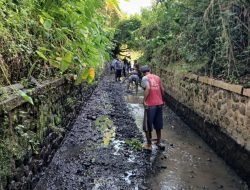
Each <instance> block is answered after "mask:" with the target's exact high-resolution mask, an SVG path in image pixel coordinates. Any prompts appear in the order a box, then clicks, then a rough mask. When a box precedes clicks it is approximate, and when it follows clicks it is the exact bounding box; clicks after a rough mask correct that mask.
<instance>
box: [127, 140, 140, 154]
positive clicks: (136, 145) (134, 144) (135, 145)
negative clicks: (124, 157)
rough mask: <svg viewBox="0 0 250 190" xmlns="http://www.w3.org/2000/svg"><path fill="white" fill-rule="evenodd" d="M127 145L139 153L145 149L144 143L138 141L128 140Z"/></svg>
mask: <svg viewBox="0 0 250 190" xmlns="http://www.w3.org/2000/svg"><path fill="white" fill-rule="evenodd" d="M125 144H127V145H129V146H130V147H131V148H132V149H134V150H137V151H141V150H142V149H143V147H142V143H141V142H140V141H139V140H138V139H126V140H125Z"/></svg>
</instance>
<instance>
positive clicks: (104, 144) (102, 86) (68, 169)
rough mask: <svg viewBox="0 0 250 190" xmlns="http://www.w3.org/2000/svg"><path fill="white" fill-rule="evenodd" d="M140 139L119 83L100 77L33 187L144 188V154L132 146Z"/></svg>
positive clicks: (49, 189) (72, 189) (56, 189)
mask: <svg viewBox="0 0 250 190" xmlns="http://www.w3.org/2000/svg"><path fill="white" fill-rule="evenodd" d="M134 138H135V139H137V140H134V141H132V140H131V139H134ZM142 139H143V137H142V134H141V133H140V131H139V130H138V128H137V126H136V124H135V121H134V119H133V117H132V116H131V114H130V113H129V110H128V108H127V105H126V103H125V101H124V98H123V88H122V85H121V84H120V83H115V82H113V78H111V77H104V78H103V80H102V81H101V82H100V83H99V85H98V87H97V89H96V90H95V92H94V93H93V95H92V97H91V99H90V100H89V101H88V103H87V105H86V106H85V107H84V108H83V110H82V111H81V114H80V115H79V117H78V118H77V120H76V122H75V124H74V126H73V128H72V130H71V131H70V132H69V134H68V135H67V136H66V137H65V139H64V142H63V143H62V146H61V147H60V149H59V150H58V151H57V152H56V154H55V156H54V158H53V160H52V162H51V163H50V165H49V167H48V169H47V170H46V171H45V172H44V174H43V176H42V177H41V178H40V180H39V182H38V184H37V185H36V188H35V189H36V190H59V189H65V190H66V189H69V190H79V189H92V190H95V189H100V190H101V189H114V190H115V189H131V190H132V189H141V188H144V186H143V180H144V178H145V174H146V170H147V169H148V168H149V167H150V165H149V164H148V162H147V161H146V160H147V159H148V155H147V153H145V152H143V151H137V150H135V149H136V148H139V142H140V141H141V142H142ZM138 140H139V141H138ZM125 141H126V143H125Z"/></svg>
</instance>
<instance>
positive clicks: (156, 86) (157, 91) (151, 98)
mask: <svg viewBox="0 0 250 190" xmlns="http://www.w3.org/2000/svg"><path fill="white" fill-rule="evenodd" d="M147 78H148V82H149V86H150V90H149V95H148V97H147V99H146V101H145V104H146V105H147V106H158V105H162V104H164V102H163V99H162V93H161V80H160V77H158V76H156V75H153V74H148V75H147Z"/></svg>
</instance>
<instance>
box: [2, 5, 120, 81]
mask: <svg viewBox="0 0 250 190" xmlns="http://www.w3.org/2000/svg"><path fill="white" fill-rule="evenodd" d="M116 6H117V1H116V0H105V1H100V0H72V1H66V0H56V1H54V0H22V1H16V0H0V8H1V14H0V85H8V84H10V83H14V82H17V81H20V80H21V79H23V78H29V77H30V76H34V77H35V78H36V79H38V80H44V79H48V78H53V77H58V76H60V75H61V74H63V73H67V72H70V73H74V74H76V75H77V77H78V78H77V80H78V82H80V81H81V80H83V79H88V80H89V81H91V80H93V79H92V78H93V76H94V75H93V72H94V70H95V69H92V71H91V70H90V69H89V68H98V67H100V66H101V64H102V63H103V62H104V61H105V60H107V59H108V57H109V54H108V53H109V49H111V47H112V43H111V40H112V37H113V29H112V28H111V26H110V22H111V21H110V20H111V17H114V15H117V14H115V12H116V11H117V10H118V9H117V7H116ZM91 72H92V74H89V73H91ZM88 75H90V78H89V77H88Z"/></svg>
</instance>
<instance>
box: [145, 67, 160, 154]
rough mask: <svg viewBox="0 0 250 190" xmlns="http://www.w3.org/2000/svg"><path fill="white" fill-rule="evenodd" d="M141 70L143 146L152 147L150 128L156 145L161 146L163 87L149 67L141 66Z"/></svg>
mask: <svg viewBox="0 0 250 190" xmlns="http://www.w3.org/2000/svg"><path fill="white" fill-rule="evenodd" d="M141 72H142V73H143V74H144V77H143V78H142V81H141V86H142V87H143V88H144V99H143V104H144V107H145V111H144V121H143V130H144V132H145V134H146V138H147V143H146V144H145V145H144V148H145V149H147V150H151V149H152V130H153V127H154V129H155V131H156V136H157V139H156V145H157V146H159V147H160V148H162V146H161V145H160V143H161V130H162V128H163V113H162V107H163V105H164V98H163V96H164V88H163V85H162V83H161V79H160V77H159V76H157V75H154V74H151V72H150V68H149V67H148V66H147V65H145V66H142V67H141Z"/></svg>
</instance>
